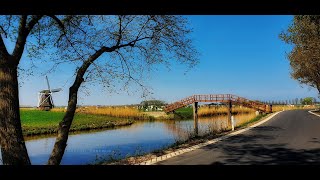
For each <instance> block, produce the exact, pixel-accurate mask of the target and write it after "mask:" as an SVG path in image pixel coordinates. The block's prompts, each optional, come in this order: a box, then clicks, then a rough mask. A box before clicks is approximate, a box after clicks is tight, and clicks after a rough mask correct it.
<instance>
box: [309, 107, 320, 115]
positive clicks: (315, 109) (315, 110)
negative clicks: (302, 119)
mask: <svg viewBox="0 0 320 180" xmlns="http://www.w3.org/2000/svg"><path fill="white" fill-rule="evenodd" d="M312 111H318V109H315V110H310V111H308V113H310V114H313V115H315V116H318V117H320V115H319V114H316V113H314V112H312Z"/></svg>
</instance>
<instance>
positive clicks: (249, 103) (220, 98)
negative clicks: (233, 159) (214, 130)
mask: <svg viewBox="0 0 320 180" xmlns="http://www.w3.org/2000/svg"><path fill="white" fill-rule="evenodd" d="M199 102H220V103H227V104H228V109H229V110H228V120H229V124H231V115H232V104H239V105H242V106H245V107H249V108H253V109H256V110H257V111H259V112H264V113H271V112H272V105H268V104H264V103H262V102H258V101H253V100H249V99H246V98H243V97H240V96H237V95H233V94H200V95H192V96H189V97H186V98H184V99H181V100H179V101H176V102H174V103H171V104H168V105H166V106H165V108H164V111H165V112H166V113H169V112H173V111H174V110H176V109H179V108H182V107H185V106H188V105H190V104H192V105H193V119H194V131H195V134H198V103H199Z"/></svg>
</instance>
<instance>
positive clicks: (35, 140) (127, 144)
mask: <svg viewBox="0 0 320 180" xmlns="http://www.w3.org/2000/svg"><path fill="white" fill-rule="evenodd" d="M255 116H256V115H255V113H250V114H239V115H234V119H235V121H236V124H237V125H239V124H242V123H244V122H247V121H249V120H250V119H252V118H254V117H255ZM193 128H194V127H193V120H192V119H188V120H154V121H137V122H135V123H134V124H132V125H131V126H126V127H120V128H115V129H107V130H100V131H88V132H82V133H78V134H71V135H70V136H69V139H68V145H67V148H66V151H65V154H64V156H63V159H62V162H61V164H63V165H84V164H95V163H97V162H100V161H107V160H110V159H119V158H125V157H128V156H134V155H139V154H143V153H148V152H151V151H154V150H160V149H163V148H166V147H168V146H170V145H172V144H173V143H175V142H176V141H181V140H186V139H187V138H188V137H190V136H191V135H192V133H193ZM225 128H227V116H214V117H208V118H199V134H200V135H203V134H207V133H212V132H219V131H221V130H223V129H225ZM54 141H55V137H54V136H51V137H50V136H38V137H27V138H26V146H27V149H28V153H29V156H30V159H31V162H32V164H36V165H42V164H46V162H47V160H48V158H49V155H50V153H51V150H52V148H53V145H54ZM0 157H1V156H0ZM0 164H2V162H1V159H0Z"/></svg>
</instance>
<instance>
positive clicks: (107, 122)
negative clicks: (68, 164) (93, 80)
mask: <svg viewBox="0 0 320 180" xmlns="http://www.w3.org/2000/svg"><path fill="white" fill-rule="evenodd" d="M20 113H21V123H22V129H23V134H24V135H38V134H51V133H55V132H57V128H58V125H59V122H60V121H61V120H62V118H63V116H64V112H51V111H39V110H25V109H21V110H20ZM132 123H133V121H132V120H127V119H120V118H115V117H108V116H103V115H93V114H80V113H76V115H75V117H74V120H73V123H72V125H71V128H70V131H80V130H89V129H102V128H112V127H115V126H126V125H131V124H132Z"/></svg>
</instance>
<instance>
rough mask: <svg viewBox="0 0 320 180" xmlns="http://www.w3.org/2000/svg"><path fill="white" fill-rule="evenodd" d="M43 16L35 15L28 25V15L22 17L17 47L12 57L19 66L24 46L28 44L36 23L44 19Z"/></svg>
mask: <svg viewBox="0 0 320 180" xmlns="http://www.w3.org/2000/svg"><path fill="white" fill-rule="evenodd" d="M42 16H43V15H35V16H32V18H31V20H30V22H29V23H28V24H27V15H22V16H21V18H20V23H19V30H18V37H17V41H16V45H15V47H14V50H13V53H12V56H13V57H14V60H15V63H16V64H18V63H19V61H20V59H21V56H22V53H23V50H24V46H25V44H26V40H27V37H28V35H29V33H30V31H31V30H32V28H33V27H34V25H35V24H36V23H38V21H39V20H40V19H41V18H42Z"/></svg>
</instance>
